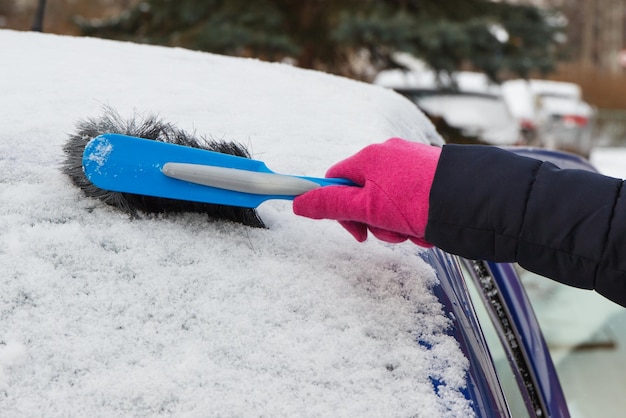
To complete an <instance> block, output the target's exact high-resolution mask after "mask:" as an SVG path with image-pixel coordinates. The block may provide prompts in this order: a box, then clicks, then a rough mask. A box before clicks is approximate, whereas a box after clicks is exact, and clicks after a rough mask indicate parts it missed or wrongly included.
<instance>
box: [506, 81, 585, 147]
mask: <svg viewBox="0 0 626 418" xmlns="http://www.w3.org/2000/svg"><path fill="white" fill-rule="evenodd" d="M502 95H503V97H504V98H505V100H506V101H507V104H508V106H509V108H510V109H511V111H512V112H513V115H514V116H515V117H516V118H517V120H518V121H519V123H520V125H521V126H522V130H523V132H524V133H525V138H526V140H527V142H528V144H529V145H537V146H541V147H545V148H548V149H558V150H563V151H568V152H573V153H576V154H579V155H582V156H584V157H589V154H590V153H591V149H592V147H593V137H592V130H593V124H594V120H595V113H596V112H595V109H594V108H593V107H592V106H590V105H589V104H588V103H587V102H585V101H584V100H583V99H582V92H581V89H580V86H578V85H577V84H574V83H567V82H561V81H551V80H521V79H519V80H510V81H506V82H504V83H503V84H502Z"/></svg>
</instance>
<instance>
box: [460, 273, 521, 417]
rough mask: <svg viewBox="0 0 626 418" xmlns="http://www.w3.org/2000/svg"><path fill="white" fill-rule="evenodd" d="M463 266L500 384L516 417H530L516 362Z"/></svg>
mask: <svg viewBox="0 0 626 418" xmlns="http://www.w3.org/2000/svg"><path fill="white" fill-rule="evenodd" d="M461 267H462V272H463V276H464V277H465V283H466V285H467V288H468V292H469V294H470V296H471V298H472V303H473V304H474V309H475V311H476V315H477V317H478V320H479V321H480V324H481V328H482V331H483V334H484V336H485V339H486V341H487V346H488V348H489V351H490V352H491V356H492V360H493V363H494V366H495V367H496V372H497V374H498V378H499V379H500V384H501V385H502V390H503V391H504V394H505V397H506V401H507V403H508V405H509V409H510V411H511V415H512V416H514V417H530V416H531V415H530V414H529V412H528V409H527V406H526V403H525V401H524V394H523V392H522V389H521V388H520V386H519V383H518V379H517V378H516V372H515V371H514V367H515V366H514V363H513V362H512V361H510V360H509V358H508V356H507V352H506V349H505V347H504V345H503V342H502V341H503V340H502V338H501V337H500V336H499V331H498V328H497V327H496V325H495V324H494V322H493V320H492V318H491V316H490V314H489V312H488V309H487V307H486V305H485V303H486V301H485V298H483V297H481V295H480V292H479V289H478V287H477V286H476V282H475V279H474V277H473V275H472V273H471V272H470V270H469V268H468V265H467V263H461ZM504 338H506V337H504Z"/></svg>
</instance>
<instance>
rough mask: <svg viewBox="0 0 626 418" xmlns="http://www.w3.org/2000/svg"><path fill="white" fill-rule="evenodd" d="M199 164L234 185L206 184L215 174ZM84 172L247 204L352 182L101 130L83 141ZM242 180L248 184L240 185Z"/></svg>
mask: <svg viewBox="0 0 626 418" xmlns="http://www.w3.org/2000/svg"><path fill="white" fill-rule="evenodd" d="M169 164H173V166H170V165H169ZM181 166H190V167H191V168H192V170H191V174H190V173H189V172H188V168H189V167H188V168H186V169H185V170H183V174H182V175H181V174H180V172H179V174H176V172H177V170H179V169H180V168H181ZM168 167H169V168H168ZM202 167H207V168H206V170H210V167H213V168H217V169H218V171H220V170H227V171H222V172H220V173H219V176H222V177H224V176H225V177H226V178H229V177H232V176H233V175H234V176H235V178H236V179H237V178H239V180H237V181H235V186H237V183H239V185H238V186H237V187H233V185H232V182H231V183H228V182H227V183H225V184H224V183H221V185H220V184H217V185H216V184H211V183H206V181H207V180H206V179H207V178H211V177H212V176H214V175H213V174H211V173H209V174H207V173H206V172H205V169H204V168H202ZM228 170H230V171H228ZM83 171H84V173H85V176H86V177H87V179H88V180H89V181H91V182H92V183H93V184H94V185H95V186H97V187H99V188H101V189H104V190H110V191H115V192H124V193H134V194H140V195H145V196H155V197H164V198H169V199H179V200H190V201H195V202H205V203H214V204H221V205H229V206H241V207H249V208H253V207H257V206H258V205H260V204H261V203H263V202H264V201H266V200H268V199H293V198H295V197H296V196H297V195H299V194H302V193H305V192H306V191H307V190H311V189H313V188H315V187H320V186H337V185H342V186H356V185H355V184H354V183H352V182H351V181H349V180H345V179H332V178H331V179H327V178H315V177H298V176H288V175H284V174H278V173H274V172H273V171H271V170H270V169H269V168H267V166H266V165H265V163H263V162H262V161H258V160H252V159H248V158H243V157H237V156H234V155H228V154H221V153H217V152H213V151H207V150H202V149H198V148H191V147H186V146H181V145H174V144H168V143H164V142H159V141H152V140H147V139H142V138H137V137H131V136H126V135H119V134H104V135H101V136H98V137H96V138H94V139H93V140H91V141H90V142H89V143H88V144H87V145H86V147H85V151H84V153H83ZM195 171H199V174H198V173H195V174H194V172H195ZM224 173H226V175H225V174H224ZM187 175H190V176H191V177H189V178H186V176H187ZM194 176H199V179H198V178H197V177H194ZM238 176H239V177H238ZM211 181H213V180H211ZM229 181H230V180H229ZM246 181H247V182H251V183H252V184H251V185H248V186H246V187H247V188H244V189H241V188H239V187H240V186H241V183H242V182H244V183H245V182H246ZM275 183H276V184H275ZM285 185H288V186H289V187H288V188H287V189H284V188H283V187H284V186H285ZM238 188H239V189H238Z"/></svg>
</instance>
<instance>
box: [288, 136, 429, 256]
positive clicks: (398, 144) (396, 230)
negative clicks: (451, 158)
mask: <svg viewBox="0 0 626 418" xmlns="http://www.w3.org/2000/svg"><path fill="white" fill-rule="evenodd" d="M440 153H441V149H440V148H437V147H433V146H430V145H425V144H419V143H416V142H409V141H405V140H403V139H399V138H392V139H389V140H387V141H386V142H384V143H382V144H376V145H370V146H368V147H366V148H364V149H362V150H361V151H359V152H358V153H357V154H355V155H353V156H352V157H349V158H348V159H346V160H343V161H341V162H339V163H338V164H336V165H334V166H333V167H331V168H330V169H329V170H328V172H327V173H326V177H342V178H346V179H349V180H352V181H353V182H354V183H356V184H359V185H361V186H362V187H350V186H326V187H320V188H317V189H314V190H312V191H310V192H307V193H305V194H303V195H301V196H298V197H296V198H295V199H294V201H293V211H294V213H295V214H296V215H301V216H306V217H308V218H313V219H335V220H337V221H339V223H340V224H341V225H342V226H343V227H344V228H345V229H347V230H348V232H350V233H351V234H352V235H353V236H354V238H356V239H357V241H359V242H362V241H365V240H366V239H367V230H368V229H369V230H370V232H372V234H374V236H376V237H377V238H378V239H380V240H383V241H387V242H402V241H405V240H407V239H410V240H411V241H413V242H414V243H416V244H418V245H421V246H424V247H431V246H432V245H431V244H429V243H428V242H426V241H425V240H424V232H425V230H426V223H427V222H428V198H429V194H430V187H431V185H432V182H433V178H434V177H435V170H436V168H437V163H438V161H439V155H440Z"/></svg>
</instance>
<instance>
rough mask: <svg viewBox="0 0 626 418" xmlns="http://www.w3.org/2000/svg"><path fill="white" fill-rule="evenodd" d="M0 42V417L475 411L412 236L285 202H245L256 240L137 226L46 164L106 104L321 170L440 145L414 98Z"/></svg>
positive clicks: (149, 54)
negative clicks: (257, 219) (364, 152)
mask: <svg viewBox="0 0 626 418" xmlns="http://www.w3.org/2000/svg"><path fill="white" fill-rule="evenodd" d="M0 46H1V49H0V50H1V51H2V55H3V72H2V77H0V91H1V92H2V98H1V99H0V114H1V115H2V120H3V129H2V133H1V134H0V195H1V196H2V198H1V202H2V203H1V204H0V265H1V266H2V272H3V274H2V275H1V276H0V285H1V288H2V291H1V292H0V323H1V324H2V327H0V394H1V396H0V410H2V411H3V414H6V415H7V416H40V415H56V416H90V415H91V416H122V415H126V416H129V415H135V416H136V415H149V416H159V415H166V416H171V415H186V416H207V415H209V416H250V415H258V416H294V415H298V416H308V415H310V416H377V417H379V416H414V415H420V416H446V415H450V416H467V415H468V414H470V413H471V410H470V406H469V402H470V401H468V400H466V399H465V397H464V396H463V395H462V393H461V391H460V389H461V388H462V387H463V386H464V385H465V381H464V376H465V372H466V368H467V361H466V359H465V358H464V357H463V354H462V353H461V352H460V350H459V348H458V345H457V344H456V341H455V340H454V339H453V338H452V337H451V336H448V335H447V334H446V328H447V326H448V319H447V316H446V313H445V312H444V311H443V308H442V306H441V305H440V304H439V302H438V301H437V299H436V298H435V297H434V296H433V294H432V292H431V291H430V290H431V287H432V286H433V284H434V282H435V281H436V277H435V275H434V273H433V271H432V270H431V268H430V267H429V266H428V265H427V264H426V263H425V262H424V261H422V259H421V258H420V257H419V256H418V252H419V250H418V248H417V247H415V246H414V245H412V244H402V245H395V246H391V245H387V244H384V243H381V242H378V241H376V240H370V241H368V242H366V243H364V244H359V243H357V242H355V241H354V240H353V239H352V238H351V237H350V236H349V234H347V233H345V231H343V230H342V229H341V228H340V227H339V226H338V225H336V224H335V223H333V222H326V221H313V220H309V219H304V218H299V217H296V216H295V215H293V213H292V211H291V203H290V202H285V201H271V202H267V203H265V204H263V205H262V206H261V207H260V208H259V213H260V216H261V217H262V218H263V220H264V221H265V223H266V224H267V226H268V228H267V229H259V228H249V227H245V226H242V225H238V224H234V223H228V222H222V221H210V220H208V219H207V218H206V217H205V216H202V215H198V214H182V215H175V216H160V215H159V216H157V215H155V216H142V217H140V218H138V219H131V218H129V217H128V216H127V215H126V214H123V213H121V212H119V211H117V210H116V209H114V208H111V207H109V206H106V205H104V204H103V203H102V202H100V201H99V200H95V199H92V198H87V197H85V196H84V195H83V193H82V192H81V191H80V190H79V189H78V188H76V187H75V186H74V185H73V184H72V182H71V181H70V180H69V179H68V178H67V176H65V175H64V174H63V173H62V171H61V169H60V167H61V165H62V162H63V160H64V154H63V145H64V143H65V142H66V140H67V137H68V135H69V134H70V133H71V132H73V131H74V129H75V123H76V122H77V121H78V120H80V119H84V118H91V117H97V116H98V115H99V114H101V112H102V107H103V106H105V105H107V106H111V107H113V108H115V109H117V110H118V111H119V112H120V114H122V115H133V114H135V113H139V114H142V113H143V112H155V113H158V114H159V115H160V116H161V117H163V118H164V119H165V120H167V121H169V122H172V123H175V124H176V125H177V126H179V127H180V128H182V129H187V130H189V131H195V132H197V133H198V134H202V135H208V136H210V137H212V138H214V139H226V140H237V141H240V142H242V143H243V144H245V145H246V146H247V147H248V148H249V150H250V151H251V153H252V155H253V157H254V158H257V159H262V160H264V161H266V163H267V164H268V166H269V167H270V168H271V169H273V170H275V171H278V172H283V173H288V174H299V175H312V176H322V175H323V174H324V172H325V170H326V169H327V168H328V167H329V166H330V165H331V164H333V163H334V162H336V161H338V160H340V159H342V158H344V157H347V156H349V155H351V154H352V153H353V152H356V151H357V150H359V149H360V148H362V147H363V146H365V145H367V144H369V143H373V142H381V141H383V140H385V139H387V138H388V137H392V136H400V137H404V138H406V139H410V140H415V141H422V142H433V143H440V142H441V138H440V137H439V136H438V134H437V133H436V132H435V131H434V128H433V127H432V125H431V124H430V123H429V122H428V120H427V119H426V118H425V117H424V116H423V115H422V114H421V113H420V112H419V111H418V110H417V108H416V107H415V106H414V105H413V104H412V103H410V102H409V101H408V100H406V99H404V98H403V97H401V96H400V95H398V94H395V93H393V92H391V91H388V90H386V89H384V88H381V87H377V86H371V85H366V84H363V83H359V82H356V81H351V80H347V79H343V78H340V77H335V76H331V75H326V74H322V73H318V72H314V71H307V70H301V69H296V68H293V67H290V66H287V65H282V64H270V63H264V62H260V61H257V60H253V59H241V58H231V57H223V56H218V55H212V54H207V53H200V52H192V51H187V50H182V49H172V48H163V47H154V46H145V45H143V46H142V45H135V44H130V43H119V42H112V41H104V40H97V39H88V38H73V37H62V36H54V35H43V34H36V33H24V32H14V31H7V30H0ZM417 340H420V341H422V342H424V343H425V344H421V345H420V344H417V342H416V341H417ZM426 347H429V348H426ZM433 379H435V380H436V381H437V382H438V384H440V385H443V386H439V387H438V388H436V390H435V388H434V387H433V383H432V382H433Z"/></svg>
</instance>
